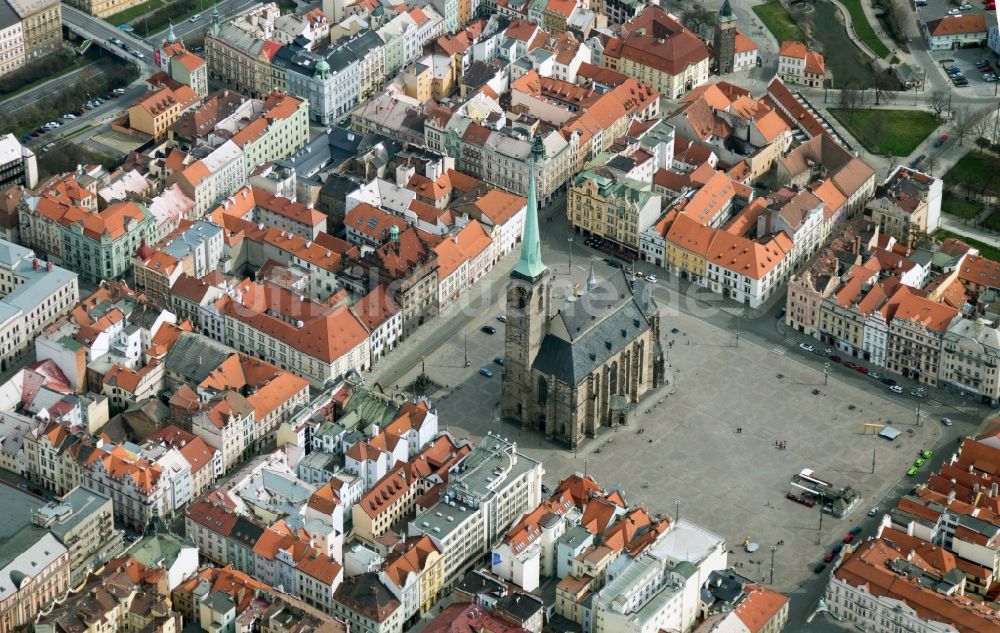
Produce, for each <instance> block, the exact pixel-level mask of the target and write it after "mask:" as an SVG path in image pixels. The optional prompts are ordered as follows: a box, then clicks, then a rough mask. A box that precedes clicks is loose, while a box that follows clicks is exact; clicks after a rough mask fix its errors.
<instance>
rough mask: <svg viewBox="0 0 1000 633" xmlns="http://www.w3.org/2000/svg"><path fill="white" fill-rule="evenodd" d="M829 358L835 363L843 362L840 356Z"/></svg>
mask: <svg viewBox="0 0 1000 633" xmlns="http://www.w3.org/2000/svg"><path fill="white" fill-rule="evenodd" d="M829 358H830V360H831V361H833V362H835V363H839V362H840V361H841V360H843V359H842V358H840V356H837V355H836V354H834V355H833V356H830V357H829Z"/></svg>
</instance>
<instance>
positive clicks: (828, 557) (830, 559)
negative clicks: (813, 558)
mask: <svg viewBox="0 0 1000 633" xmlns="http://www.w3.org/2000/svg"><path fill="white" fill-rule="evenodd" d="M834 556H836V554H834V553H833V552H827V553H826V556H824V557H823V560H825V561H826V562H828V563H829V562H830V561H832V560H833V557H834Z"/></svg>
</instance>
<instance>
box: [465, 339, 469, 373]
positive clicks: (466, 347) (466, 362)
mask: <svg viewBox="0 0 1000 633" xmlns="http://www.w3.org/2000/svg"><path fill="white" fill-rule="evenodd" d="M465 366H466V367H468V366H469V333H468V332H466V333H465Z"/></svg>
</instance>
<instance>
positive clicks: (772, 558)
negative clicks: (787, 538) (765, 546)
mask: <svg viewBox="0 0 1000 633" xmlns="http://www.w3.org/2000/svg"><path fill="white" fill-rule="evenodd" d="M776 551H778V546H777V545H772V546H771V580H769V581H768V583H767V584H769V585H773V584H774V553H775V552H776Z"/></svg>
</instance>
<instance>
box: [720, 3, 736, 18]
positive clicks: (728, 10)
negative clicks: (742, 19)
mask: <svg viewBox="0 0 1000 633" xmlns="http://www.w3.org/2000/svg"><path fill="white" fill-rule="evenodd" d="M719 18H720V19H722V20H732V19H734V17H733V7H732V6H731V5H730V4H729V0H723V3H722V8H721V9H719Z"/></svg>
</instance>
